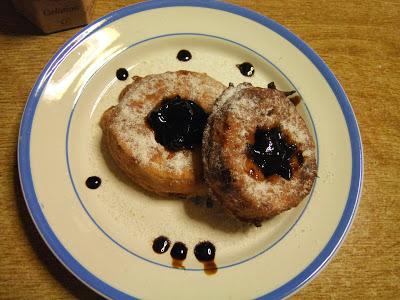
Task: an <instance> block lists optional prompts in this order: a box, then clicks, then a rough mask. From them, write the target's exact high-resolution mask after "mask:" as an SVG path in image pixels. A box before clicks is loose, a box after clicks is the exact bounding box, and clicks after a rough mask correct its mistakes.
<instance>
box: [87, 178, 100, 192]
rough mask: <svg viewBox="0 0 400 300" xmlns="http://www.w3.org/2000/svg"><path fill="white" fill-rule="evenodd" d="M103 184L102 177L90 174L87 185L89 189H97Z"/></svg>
mask: <svg viewBox="0 0 400 300" xmlns="http://www.w3.org/2000/svg"><path fill="white" fill-rule="evenodd" d="M100 185H101V178H100V177H97V176H90V177H88V178H87V179H86V186H87V187H88V188H89V189H92V190H94V189H97V188H98V187H99V186H100Z"/></svg>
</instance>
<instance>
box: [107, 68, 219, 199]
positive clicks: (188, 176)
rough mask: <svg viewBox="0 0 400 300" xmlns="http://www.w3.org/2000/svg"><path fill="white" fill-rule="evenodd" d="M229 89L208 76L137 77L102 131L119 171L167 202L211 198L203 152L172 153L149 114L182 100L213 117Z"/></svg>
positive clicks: (111, 111)
mask: <svg viewBox="0 0 400 300" xmlns="http://www.w3.org/2000/svg"><path fill="white" fill-rule="evenodd" d="M224 89H225V86H224V85H222V84H221V83H220V82H218V81H216V80H214V79H212V78H211V77H209V76H208V75H207V74H201V73H195V72H189V71H177V72H166V73H162V74H155V75H148V76H145V77H138V76H135V77H133V82H132V83H131V84H130V85H128V86H127V87H125V88H124V90H123V91H122V92H121V94H120V97H119V104H118V105H116V106H114V107H111V108H109V109H108V110H107V111H105V112H104V114H103V117H102V119H101V122H100V125H101V127H102V129H103V133H104V140H105V143H106V145H107V148H108V150H109V152H110V154H111V156H112V158H113V159H114V161H115V163H116V164H117V165H118V167H119V168H120V169H121V170H122V171H123V172H124V173H125V174H126V175H128V176H129V177H130V178H131V179H132V181H134V182H135V183H136V184H138V185H140V186H141V187H143V188H144V189H146V190H148V191H151V192H154V193H157V194H159V195H163V196H171V195H174V196H180V197H191V196H198V195H205V194H206V193H207V189H206V187H205V185H204V181H203V171H202V162H201V149H197V150H182V151H177V152H170V151H168V150H166V149H165V148H164V146H162V145H160V144H159V143H157V142H156V140H155V138H154V132H153V130H152V129H151V128H150V127H149V126H148V125H147V122H146V118H147V115H148V114H149V112H150V111H151V110H152V109H153V108H154V107H156V106H157V105H159V103H160V102H161V101H162V100H163V99H164V98H173V97H175V96H177V95H179V96H180V97H181V98H182V99H188V100H192V101H194V102H196V103H197V104H198V105H199V106H201V107H202V108H203V109H204V110H205V111H206V112H207V113H210V112H211V109H212V106H213V104H214V102H215V99H216V98H217V97H218V96H219V95H220V94H221V92H222V91H223V90H224Z"/></svg>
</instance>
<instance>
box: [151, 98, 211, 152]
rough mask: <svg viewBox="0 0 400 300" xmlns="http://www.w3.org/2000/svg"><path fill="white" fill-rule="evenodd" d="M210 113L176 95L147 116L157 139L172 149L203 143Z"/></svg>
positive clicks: (176, 149)
mask: <svg viewBox="0 0 400 300" xmlns="http://www.w3.org/2000/svg"><path fill="white" fill-rule="evenodd" d="M207 117H208V115H207V114H206V113H205V112H204V110H203V109H202V108H201V107H200V106H198V105H197V104H196V103H194V102H193V101H191V100H186V99H181V98H180V97H179V96H176V97H175V98H172V99H168V98H167V99H164V100H163V101H162V102H161V104H160V105H159V106H157V107H156V108H154V109H153V110H152V111H151V112H150V113H149V115H148V116H147V121H148V123H149V125H150V127H151V128H152V129H153V130H154V135H155V139H156V141H157V142H158V143H160V144H161V145H163V146H164V147H165V148H167V149H168V150H170V151H179V150H183V149H193V148H195V147H196V146H200V145H201V139H202V137H203V131H204V127H205V125H206V122H207Z"/></svg>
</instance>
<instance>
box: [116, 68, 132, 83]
mask: <svg viewBox="0 0 400 300" xmlns="http://www.w3.org/2000/svg"><path fill="white" fill-rule="evenodd" d="M115 76H117V78H118V79H119V80H122V81H123V80H126V79H127V78H128V76H129V73H128V70H127V69H125V68H119V69H118V70H117V72H116V73H115Z"/></svg>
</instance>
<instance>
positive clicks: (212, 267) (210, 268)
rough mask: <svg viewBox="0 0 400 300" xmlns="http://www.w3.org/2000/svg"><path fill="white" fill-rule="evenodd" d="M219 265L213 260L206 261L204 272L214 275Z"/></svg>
mask: <svg viewBox="0 0 400 300" xmlns="http://www.w3.org/2000/svg"><path fill="white" fill-rule="evenodd" d="M217 271H218V267H217V265H216V264H215V262H213V261H207V262H205V263H204V273H206V274H207V275H213V274H215V273H217Z"/></svg>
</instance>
